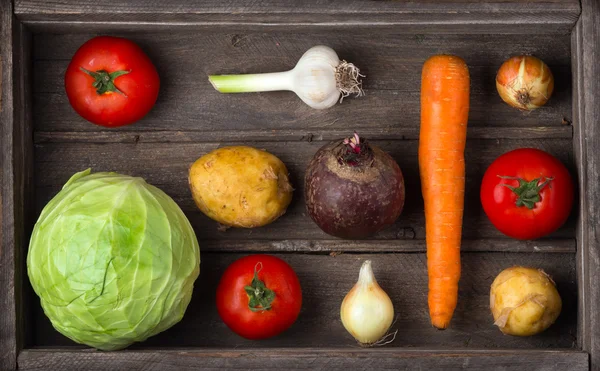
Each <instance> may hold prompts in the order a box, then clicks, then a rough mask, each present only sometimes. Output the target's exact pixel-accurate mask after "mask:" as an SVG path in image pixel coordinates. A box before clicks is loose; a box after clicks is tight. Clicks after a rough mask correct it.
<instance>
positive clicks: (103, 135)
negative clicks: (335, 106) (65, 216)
mask: <svg viewBox="0 0 600 371" xmlns="http://www.w3.org/2000/svg"><path fill="white" fill-rule="evenodd" d="M354 130H356V131H357V132H359V133H360V134H361V136H363V137H365V138H369V139H370V140H417V139H419V128H418V127H400V128H377V127H373V128H360V127H357V128H354ZM348 133H349V132H348V130H347V129H316V130H303V129H297V130H295V129H288V130H281V129H271V130H268V129H267V130H260V129H257V130H246V131H237V130H223V131H222V130H212V131H125V130H119V131H86V132H81V131H36V132H35V133H34V143H36V144H37V143H39V144H42V143H220V142H241V141H245V142H253V143H256V142H271V141H274V140H278V141H285V142H312V141H329V140H335V139H338V138H344V137H346V136H348ZM467 137H468V138H469V139H532V140H535V139H559V138H563V139H572V137H573V127H572V126H571V125H561V126H539V127H517V128H514V127H472V128H468V129H467Z"/></svg>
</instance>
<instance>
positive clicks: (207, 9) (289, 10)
mask: <svg viewBox="0 0 600 371" xmlns="http://www.w3.org/2000/svg"><path fill="white" fill-rule="evenodd" d="M15 13H16V14H17V17H18V18H19V19H20V20H22V21H24V22H25V23H26V24H27V25H29V26H31V27H34V28H36V29H45V30H46V31H48V30H52V31H67V32H68V31H73V29H77V28H79V29H88V30H89V29H90V28H95V29H97V30H102V29H105V30H106V29H113V30H114V29H115V28H120V29H122V30H126V29H132V28H135V29H138V30H153V29H154V30H156V29H157V28H163V29H173V28H183V27H192V28H195V29H198V28H200V27H203V28H205V29H207V28H209V27H210V28H213V29H214V28H215V27H236V28H238V29H239V28H240V27H246V28H254V29H259V28H261V29H264V28H269V27H271V28H273V27H275V28H278V29H282V28H287V29H290V28H298V27H305V26H310V27H313V28H317V27H330V28H340V27H343V28H346V29H347V28H348V27H349V26H351V27H352V28H353V29H356V28H360V27H362V28H369V29H374V28H382V27H390V26H393V28H394V29H396V30H397V31H398V32H404V33H413V32H414V29H415V27H418V28H419V30H420V32H429V33H444V32H447V33H457V32H466V33H523V34H527V33H528V34H532V33H539V34H542V33H548V32H551V33H569V32H570V30H571V29H572V27H573V25H574V24H575V22H576V21H577V17H578V15H579V13H580V6H579V2H578V1H576V0H558V1H557V0H546V1H538V0H533V1H532V0H529V1H519V0H501V1H494V2H489V3H487V2H486V3H483V2H479V1H477V0H458V1H447V0H444V1H421V2H412V1H411V2H409V1H387V2H383V1H380V2H371V1H364V0H354V1H346V2H343V3H340V2H336V1H314V0H310V1H307V0H303V1H293V0H286V1H275V0H272V1H261V2H251V3H247V2H235V1H219V0H211V1H200V0H196V1H185V0H170V1H157V0H156V1H144V0H133V1H118V0H109V1H102V2H97V1H93V0H79V1H77V0H59V1H52V2H47V1H44V0H16V2H15ZM69 27H70V29H69Z"/></svg>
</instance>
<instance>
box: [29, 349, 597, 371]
mask: <svg viewBox="0 0 600 371" xmlns="http://www.w3.org/2000/svg"><path fill="white" fill-rule="evenodd" d="M224 368H227V369H244V370H253V371H255V370H306V369H310V370H331V371H337V370H342V371H345V370H349V369H351V370H373V371H374V370H417V369H418V370H428V369H435V370H437V369H443V370H448V371H452V370H492V371H493V370H502V371H521V370H533V369H535V370H546V371H564V370H569V371H583V370H587V369H588V354H587V353H584V352H577V351H550V350H517V351H489V350H483V351H477V350H471V351H448V350H439V351H431V350H417V349H414V350H413V349H406V350H402V351H398V350H387V349H368V350H365V349H363V350H360V349H344V350H341V349H314V348H309V349H270V350H262V349H252V350H231V349H217V350H177V351H155V352H140V351H128V352H79V351H68V350H27V351H24V352H22V353H21V354H20V355H19V369H21V370H46V369H60V370H64V371H101V370H102V371H104V370H107V369H110V370H114V371H120V370H123V371H125V370H126V371H141V370H154V369H156V370H161V371H162V370H164V371H175V370H176V371H186V370H190V371H191V370H222V369H224Z"/></svg>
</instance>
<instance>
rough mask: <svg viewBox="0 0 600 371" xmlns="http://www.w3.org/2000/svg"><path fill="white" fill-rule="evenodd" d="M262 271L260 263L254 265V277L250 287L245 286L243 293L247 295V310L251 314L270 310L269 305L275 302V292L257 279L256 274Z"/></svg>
mask: <svg viewBox="0 0 600 371" xmlns="http://www.w3.org/2000/svg"><path fill="white" fill-rule="evenodd" d="M261 270H262V262H258V263H256V265H255V266H254V277H253V278H252V282H251V283H250V286H245V287H244V291H246V294H248V298H249V299H250V300H249V301H248V309H250V310H251V311H253V312H262V311H264V310H269V309H271V304H272V303H273V300H275V292H274V291H273V290H271V289H269V288H267V286H266V285H265V283H264V282H263V281H261V280H260V279H259V278H258V272H260V271H261Z"/></svg>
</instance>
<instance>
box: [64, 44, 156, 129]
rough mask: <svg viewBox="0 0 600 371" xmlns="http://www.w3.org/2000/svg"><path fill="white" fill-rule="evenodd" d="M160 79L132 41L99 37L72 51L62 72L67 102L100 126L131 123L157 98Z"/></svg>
mask: <svg viewBox="0 0 600 371" xmlns="http://www.w3.org/2000/svg"><path fill="white" fill-rule="evenodd" d="M159 86H160V79H159V77H158V72H156V68H155V67H154V65H153V64H152V61H150V58H148V56H147V55H146V54H145V53H144V52H143V51H142V49H140V47H139V46H137V45H136V44H135V43H133V42H131V41H129V40H127V39H123V38H118V37H109V36H99V37H95V38H93V39H91V40H89V41H87V42H86V43H85V44H83V45H82V46H81V47H80V48H79V50H77V52H76V53H75V55H74V56H73V58H72V59H71V63H70V64H69V67H68V68H67V72H66V74H65V89H66V90H67V96H68V97H69V102H70V103H71V106H72V107H73V108H74V109H75V111H76V112H77V113H78V114H79V115H81V116H82V117H83V118H84V119H86V120H88V121H90V122H92V123H94V124H97V125H102V126H107V127H117V126H123V125H128V124H132V123H134V122H136V121H138V120H139V119H141V118H142V117H144V116H145V115H146V114H147V113H148V112H149V111H150V109H151V108H152V107H153V106H154V103H155V102H156V99H157V98H158V89H159Z"/></svg>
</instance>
